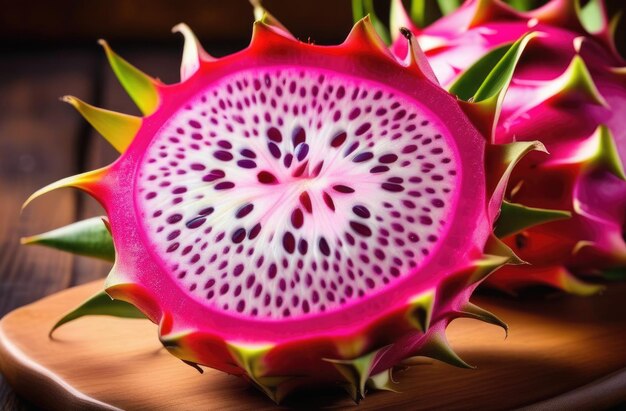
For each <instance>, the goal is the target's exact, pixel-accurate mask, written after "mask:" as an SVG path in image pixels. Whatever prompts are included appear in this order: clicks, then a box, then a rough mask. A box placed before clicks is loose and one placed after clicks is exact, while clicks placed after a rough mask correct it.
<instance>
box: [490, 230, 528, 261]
mask: <svg viewBox="0 0 626 411" xmlns="http://www.w3.org/2000/svg"><path fill="white" fill-rule="evenodd" d="M484 253H485V254H489V255H497V256H501V257H506V258H507V259H508V262H507V264H509V265H520V264H527V262H526V261H524V260H522V259H521V258H519V257H518V256H517V254H515V252H513V250H512V249H511V247H509V246H508V245H506V244H505V243H504V242H503V241H502V240H500V239H499V238H498V237H496V236H495V235H494V234H490V235H489V238H488V239H487V244H485V249H484Z"/></svg>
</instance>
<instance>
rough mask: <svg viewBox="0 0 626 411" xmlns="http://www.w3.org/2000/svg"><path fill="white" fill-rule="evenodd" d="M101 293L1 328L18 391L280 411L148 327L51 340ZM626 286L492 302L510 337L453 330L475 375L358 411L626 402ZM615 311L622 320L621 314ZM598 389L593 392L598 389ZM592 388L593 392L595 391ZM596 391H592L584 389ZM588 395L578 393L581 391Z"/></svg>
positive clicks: (450, 377) (417, 373)
mask: <svg viewBox="0 0 626 411" xmlns="http://www.w3.org/2000/svg"><path fill="white" fill-rule="evenodd" d="M100 286H101V283H99V282H95V283H90V284H87V285H84V286H81V287H77V288H73V289H70V290H66V291H63V292H61V293H59V294H56V295H54V296H52V297H49V298H46V299H44V300H42V301H39V302H37V303H35V304H32V305H29V306H26V307H24V308H21V309H18V310H16V311H14V312H13V313H11V314H10V315H9V316H7V317H5V318H4V319H3V320H2V321H1V322H0V364H1V368H2V372H3V373H4V374H5V375H6V376H7V378H8V380H9V381H10V382H11V384H13V386H14V387H15V389H16V390H17V391H18V392H19V393H21V394H22V395H24V396H27V397H28V398H32V399H33V400H37V401H39V404H38V405H40V406H43V407H46V408H50V409H69V408H73V407H80V408H94V409H103V408H107V407H117V408H123V409H133V410H144V409H145V410H151V409H185V410H195V409H203V410H206V409H220V410H245V409H255V410H259V411H260V410H270V409H275V408H276V407H275V405H273V404H272V403H271V402H270V401H269V400H267V399H266V398H265V397H264V396H263V395H261V394H260V393H258V392H257V391H255V390H254V389H252V388H250V387H248V386H247V385H245V384H244V383H242V382H241V381H239V380H238V379H236V378H234V377H231V376H228V375H225V374H222V373H219V372H216V371H213V370H210V369H207V370H206V371H205V373H204V374H203V375H199V374H198V373H197V372H196V371H195V370H193V369H192V368H191V367H188V366H186V365H184V364H183V363H182V362H180V361H178V360H176V359H175V358H174V357H172V356H170V355H169V354H168V353H166V352H165V351H164V350H163V349H161V347H160V344H159V342H158V340H157V338H156V326H154V325H153V324H151V323H149V322H148V321H146V320H123V319H115V318H108V317H90V318H83V319H81V320H78V321H76V322H74V323H71V324H69V325H67V326H65V327H63V328H61V329H59V330H58V333H57V334H55V338H54V339H53V340H49V339H48V337H47V332H48V330H49V328H50V326H51V325H52V324H53V322H54V321H55V320H56V319H57V318H58V316H59V315H60V314H61V313H62V312H64V311H65V310H67V309H68V308H70V307H72V306H74V305H75V304H76V303H77V302H79V301H81V300H83V299H84V298H85V297H86V296H88V295H90V294H91V293H93V292H94V291H95V290H96V289H98V288H99V287H100ZM625 292H626V285H621V286H617V287H614V288H612V289H610V290H609V292H607V293H606V294H605V295H603V296H597V297H593V298H589V299H585V300H581V299H576V298H573V297H564V298H562V299H560V300H556V301H541V302H539V301H538V302H535V303H532V304H525V305H524V306H523V307H524V308H526V309H522V308H523V307H521V305H522V304H521V303H516V302H511V301H506V300H497V299H485V298H484V297H483V299H482V300H481V301H480V303H481V305H483V306H485V307H487V308H488V309H491V310H492V311H494V312H495V313H497V314H498V315H500V316H501V317H503V318H505V319H506V320H507V321H508V322H509V325H510V326H511V333H510V335H509V337H508V339H506V340H505V339H504V338H503V337H504V335H503V333H502V330H500V329H498V328H496V327H493V326H489V325H485V324H481V323H478V322H476V321H471V320H458V321H455V322H454V323H453V324H452V325H451V327H450V329H449V332H448V336H449V338H450V340H451V342H452V345H453V346H455V347H457V351H458V352H459V353H460V354H461V355H462V356H463V357H464V359H465V360H467V361H469V362H470V363H473V364H475V365H477V366H478V367H479V368H478V369H475V370H465V369H457V368H453V367H451V366H448V365H445V364H441V363H437V362H432V361H425V364H424V365H423V366H418V367H414V368H412V369H410V370H408V371H405V372H404V373H401V374H400V375H398V377H399V379H400V381H401V382H400V384H399V385H398V389H399V390H400V391H401V392H402V393H400V394H394V393H388V392H379V393H373V394H371V395H369V396H368V397H367V398H366V399H365V400H364V401H363V402H362V403H361V405H360V406H359V408H358V409H359V410H374V409H377V410H379V409H411V410H421V409H481V410H497V409H511V408H516V407H522V406H530V407H531V408H530V409H538V408H537V407H538V406H537V404H539V405H540V406H541V409H563V408H562V407H563V405H564V404H569V406H570V407H571V406H572V401H574V402H573V404H575V408H576V409H600V408H606V407H610V406H613V405H616V404H619V403H623V402H624V401H626V325H625V324H624V321H623V318H624V309H623V308H621V307H622V304H621V302H622V299H623V297H622V296H623V295H624V293H625ZM616 307H618V308H617V311H616V310H615V308H616ZM594 381H595V383H592V382H594ZM589 383H592V384H591V385H587V384H589ZM585 385H587V386H585ZM579 390H582V391H580V392H583V393H585V395H582V396H580V395H577V392H579ZM35 393H37V395H33V394H35ZM291 407H296V408H302V407H305V408H311V409H317V408H327V409H344V408H353V407H355V405H354V404H353V403H351V401H350V400H348V399H347V398H346V397H345V396H344V395H341V394H340V393H339V392H336V391H330V392H326V393H323V394H322V393H320V392H317V393H308V394H300V395H296V396H293V397H291V398H289V399H288V401H287V403H286V404H285V407H284V408H291Z"/></svg>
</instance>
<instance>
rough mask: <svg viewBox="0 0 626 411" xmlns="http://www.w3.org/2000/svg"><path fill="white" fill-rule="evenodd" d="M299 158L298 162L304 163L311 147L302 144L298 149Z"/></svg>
mask: <svg viewBox="0 0 626 411" xmlns="http://www.w3.org/2000/svg"><path fill="white" fill-rule="evenodd" d="M296 151H297V154H296V155H297V158H298V161H302V160H304V159H305V158H306V156H307V154H309V145H308V144H306V143H303V144H301V145H300V146H299V147H298V148H297V149H296Z"/></svg>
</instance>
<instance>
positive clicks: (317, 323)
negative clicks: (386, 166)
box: [27, 16, 541, 402]
mask: <svg viewBox="0 0 626 411" xmlns="http://www.w3.org/2000/svg"><path fill="white" fill-rule="evenodd" d="M272 21H273V19H269V18H267V16H266V18H264V19H263V21H257V22H256V23H255V26H254V31H253V38H252V42H251V44H250V46H249V47H248V48H247V49H245V50H244V51H241V52H239V53H236V54H234V55H231V56H227V57H224V58H222V59H213V58H211V57H210V56H208V55H207V54H206V53H205V52H204V51H203V50H202V49H201V48H200V46H199V45H198V44H197V43H196V42H195V38H194V37H193V34H192V33H191V32H190V31H189V30H188V29H187V28H186V26H179V27H178V29H179V30H180V31H181V32H183V34H184V35H185V37H186V44H185V50H184V53H183V66H182V68H181V74H182V78H183V81H182V82H181V83H179V84H175V85H169V86H166V85H163V84H161V83H160V82H158V81H157V80H154V79H152V78H150V77H148V76H146V75H145V74H143V73H142V72H140V71H139V70H137V69H135V68H134V67H132V66H130V65H129V64H128V63H127V62H126V61H124V60H122V59H121V58H120V57H119V56H117V55H116V54H115V53H114V52H113V51H112V50H110V49H109V48H108V46H107V45H106V43H103V45H104V46H105V50H106V52H107V55H108V57H109V61H110V63H111V65H112V68H113V70H114V71H115V72H116V74H117V75H118V77H119V79H120V81H121V83H122V85H123V86H124V87H125V88H126V89H127V91H128V92H129V94H130V95H131V97H132V98H133V99H134V100H135V102H136V103H137V104H138V106H139V108H140V109H141V111H142V112H143V114H144V117H142V118H137V117H132V116H126V115H121V114H118V113H112V112H109V111H106V110H102V109H98V108H95V107H92V106H89V105H87V104H86V103H83V102H80V101H78V100H77V99H73V98H66V101H68V102H69V103H70V104H72V105H74V106H75V107H76V108H77V110H78V111H79V112H81V114H83V116H84V117H85V118H86V119H87V120H88V121H90V122H91V123H92V125H94V127H96V128H97V129H98V131H100V133H101V134H103V135H104V136H105V137H106V138H108V139H109V141H111V143H112V144H113V145H114V146H115V147H116V148H118V150H120V151H121V152H122V155H121V157H120V158H119V159H118V160H117V161H116V162H115V163H113V164H111V165H110V166H107V167H104V168H102V169H99V170H95V171H91V172H87V173H85V174H81V175H79V176H75V177H69V178H67V179H64V180H61V181H59V182H57V183H53V184H51V185H50V186H48V187H46V188H44V189H42V190H40V191H38V192H37V193H35V194H33V196H32V197H31V198H30V199H29V200H28V201H27V203H28V202H29V201H31V200H32V199H34V198H35V197H37V196H39V195H41V194H44V193H46V192H48V191H50V190H52V189H56V188H61V187H70V186H71V187H76V188H79V189H81V190H83V191H85V192H87V193H89V194H90V195H92V196H93V197H95V198H96V199H97V200H98V201H99V202H100V203H101V204H102V205H103V207H104V209H105V211H106V213H107V216H108V219H107V220H106V223H107V228H109V229H110V231H111V233H112V237H113V241H114V245H115V249H116V259H115V264H114V267H113V269H112V271H111V273H110V274H109V276H108V278H107V281H106V292H107V293H108V294H109V295H110V296H111V297H112V298H115V299H119V300H122V301H126V302H129V303H131V304H133V305H135V306H136V307H138V308H139V309H140V310H141V311H142V312H143V313H144V314H145V315H146V316H147V317H148V318H149V319H150V320H152V321H153V322H155V323H157V324H158V325H159V338H160V340H161V342H162V343H163V345H164V346H165V347H166V348H167V349H168V351H169V352H171V353H172V354H174V355H175V356H177V357H178V358H180V359H181V360H183V361H185V362H186V363H189V364H194V365H195V364H200V365H204V366H209V367H212V368H215V369H218V370H221V371H224V372H227V373H230V374H233V375H237V376H240V377H242V378H244V379H246V380H248V381H250V382H251V383H252V384H253V385H255V386H256V387H258V388H259V389H260V390H262V391H263V392H264V393H266V394H267V395H268V396H269V397H270V398H272V399H273V400H274V401H276V402H279V401H281V400H282V399H283V398H284V397H285V395H287V394H288V393H289V392H291V391H292V390H294V389H297V388H301V387H311V386H317V385H336V384H339V385H342V386H345V387H346V389H347V391H348V392H349V393H350V395H351V396H352V397H353V398H354V400H355V401H358V400H360V399H361V398H362V397H363V396H364V394H365V391H366V388H375V389H391V388H392V382H393V380H392V375H391V373H392V371H393V369H394V368H395V367H396V366H399V365H410V364H411V362H412V358H413V357H415V356H429V357H432V358H436V359H440V360H442V361H446V362H450V363H452V364H454V365H457V366H467V364H465V363H464V362H463V361H462V360H460V359H459V358H458V357H457V356H456V354H454V352H453V351H452V350H451V349H450V347H449V346H448V344H447V342H446V337H445V328H446V327H447V325H448V324H449V323H450V322H451V321H452V320H454V319H455V318H459V317H468V318H475V319H480V320H482V321H486V322H489V323H493V324H496V325H500V326H502V327H505V328H506V326H505V325H504V323H502V321H500V320H499V319H498V318H497V317H495V316H494V315H493V314H491V313H488V312H486V311H484V310H482V309H480V308H479V307H477V306H475V305H473V304H471V303H470V302H469V298H470V296H471V294H472V292H473V290H474V289H475V288H476V287H477V286H478V284H480V283H481V282H482V281H483V279H484V278H485V277H486V276H487V275H489V274H490V273H491V272H492V271H494V270H495V269H497V268H499V267H500V266H502V265H503V264H506V263H511V262H516V261H517V260H516V257H515V256H514V254H513V253H511V252H510V250H509V249H508V248H507V247H506V246H505V245H504V244H502V243H501V242H499V241H498V240H497V239H496V238H495V237H494V236H493V235H492V229H491V227H492V225H493V222H494V220H495V218H496V216H497V213H498V210H499V206H500V202H501V200H502V195H503V191H502V190H503V187H504V186H505V183H506V179H507V178H508V177H509V175H510V173H511V170H512V167H513V166H514V165H515V164H516V163H517V161H518V160H519V158H520V157H521V156H523V155H524V154H526V153H527V152H528V151H530V150H534V149H540V148H541V146H540V145H537V144H535V143H519V144H509V145H501V146H488V145H487V142H486V139H485V138H484V137H482V136H481V135H480V134H479V133H478V132H477V131H476V129H475V128H474V127H473V126H472V124H471V123H470V120H469V119H468V118H467V117H465V115H464V114H463V112H462V110H461V107H460V105H459V103H458V102H457V100H456V99H455V98H454V97H452V96H451V95H449V94H447V93H446V92H444V91H443V90H442V89H440V87H439V85H437V84H435V83H434V82H433V78H432V76H431V73H430V72H429V70H428V69H427V68H428V66H427V64H426V63H425V61H424V58H423V55H422V54H421V51H420V50H419V47H417V45H415V44H414V41H412V40H411V39H410V38H409V40H408V43H409V44H410V46H411V47H410V48H409V49H410V50H411V54H410V55H409V58H407V59H406V61H405V63H404V64H401V63H400V62H399V61H398V60H397V59H396V58H395V57H394V56H393V55H391V54H390V53H389V52H388V51H387V49H386V47H385V46H384V44H383V43H382V42H381V40H380V39H379V38H378V37H377V35H376V34H375V31H374V29H373V27H372V26H371V23H370V22H369V20H368V19H363V20H362V21H360V22H358V23H357V24H356V25H355V27H354V28H353V30H352V32H351V33H350V35H349V36H348V38H347V39H346V41H345V42H344V43H343V44H341V45H339V46H332V47H320V46H314V45H310V44H305V43H300V42H297V41H296V40H294V39H293V38H292V37H291V36H290V35H289V34H288V33H287V32H286V31H285V30H284V28H282V26H278V25H276V24H272ZM290 61H297V62H298V63H299V64H304V65H310V66H321V67H324V68H328V67H331V68H333V69H336V70H337V71H339V72H341V71H342V70H349V72H350V73H351V74H352V75H354V74H355V73H356V74H357V75H360V76H365V77H368V78H372V79H379V80H381V79H382V81H383V82H384V83H386V84H389V85H391V86H394V87H396V88H398V89H402V90H405V92H406V93H408V94H409V95H410V94H412V93H416V95H417V93H420V95H423V94H432V95H430V96H429V97H428V98H429V102H430V103H431V104H432V107H437V109H438V110H439V111H438V113H439V114H441V113H445V114H446V121H447V123H446V126H447V127H448V128H449V129H450V130H452V131H453V133H455V135H456V136H458V141H457V144H459V145H460V150H459V151H460V152H463V153H464V155H465V156H467V157H469V159H471V161H468V163H469V164H465V165H466V166H471V167H475V168H473V169H472V170H470V171H471V172H468V173H465V175H466V177H465V179H464V180H463V181H462V183H461V184H462V189H461V195H462V196H463V198H465V199H466V201H465V206H464V207H463V208H464V215H462V216H459V217H458V219H457V220H456V221H457V222H458V223H459V224H458V227H456V228H452V229H451V231H450V234H449V238H448V241H447V242H446V243H444V244H442V247H443V251H444V252H440V253H439V254H437V256H436V257H434V259H433V260H432V261H433V263H432V264H428V265H427V266H426V267H425V268H423V272H421V273H420V276H413V277H411V276H409V277H408V278H407V281H404V282H402V283H399V284H398V286H396V287H394V288H393V289H392V291H393V294H391V293H389V290H385V292H384V293H381V295H380V296H377V298H374V297H372V298H369V299H368V300H367V301H363V302H362V303H359V304H358V305H355V306H354V307H352V308H348V309H344V310H343V311H341V312H339V313H330V314H328V315H320V316H318V317H313V318H314V320H309V319H295V320H289V321H288V320H284V321H281V322H271V321H263V320H254V319H248V318H240V317H233V316H229V315H226V314H224V313H222V312H217V311H215V310H212V309H210V308H209V307H207V306H204V305H201V304H199V303H198V302H196V301H194V300H192V299H190V298H189V297H188V296H187V295H186V294H185V293H183V292H182V291H181V290H180V289H179V288H178V286H177V285H176V284H175V283H173V280H172V278H171V277H170V276H169V275H167V273H164V272H163V270H164V268H163V267H161V266H160V265H159V264H158V263H157V262H156V261H155V260H154V259H153V258H152V257H151V253H150V251H149V250H148V249H147V245H146V243H145V240H144V239H143V238H142V233H140V232H139V230H138V229H137V227H138V226H139V221H138V218H139V216H138V215H137V213H135V212H134V201H135V199H134V195H135V194H134V192H133V187H134V180H133V179H134V174H135V168H134V167H135V165H136V163H137V161H138V159H139V158H140V157H141V156H142V154H143V152H144V150H145V149H146V147H147V145H148V144H149V143H150V141H151V139H152V137H153V136H154V134H155V132H156V131H157V130H159V128H160V127H161V125H162V124H163V123H164V122H165V121H167V120H168V119H169V117H170V116H171V114H172V113H173V112H175V111H176V110H177V109H178V108H179V107H181V106H182V105H183V104H184V102H185V101H187V100H188V99H189V98H190V97H192V96H194V95H195V94H196V93H197V90H199V89H201V88H202V86H203V85H204V84H206V83H207V82H210V81H211V80H212V79H214V78H219V77H220V76H222V75H223V74H224V73H230V72H233V71H235V70H237V68H239V67H241V68H243V67H246V68H247V67H250V66H251V65H258V66H263V65H271V64H276V63H277V62H279V63H283V64H285V63H288V62H290ZM389 73H393V74H394V75H393V76H389V75H388V74H389ZM485 163H487V165H489V166H491V167H492V168H493V170H497V172H493V173H490V174H489V175H486V172H485V170H484V167H485ZM32 242H36V239H33V240H32ZM390 288H391V287H390ZM390 294H391V295H390Z"/></svg>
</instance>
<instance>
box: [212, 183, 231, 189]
mask: <svg viewBox="0 0 626 411" xmlns="http://www.w3.org/2000/svg"><path fill="white" fill-rule="evenodd" d="M233 187H235V183H232V182H230V181H223V182H221V183H217V184H215V187H214V188H215V189H216V190H228V189H231V188H233Z"/></svg>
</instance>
